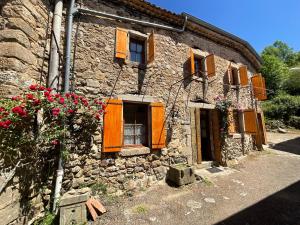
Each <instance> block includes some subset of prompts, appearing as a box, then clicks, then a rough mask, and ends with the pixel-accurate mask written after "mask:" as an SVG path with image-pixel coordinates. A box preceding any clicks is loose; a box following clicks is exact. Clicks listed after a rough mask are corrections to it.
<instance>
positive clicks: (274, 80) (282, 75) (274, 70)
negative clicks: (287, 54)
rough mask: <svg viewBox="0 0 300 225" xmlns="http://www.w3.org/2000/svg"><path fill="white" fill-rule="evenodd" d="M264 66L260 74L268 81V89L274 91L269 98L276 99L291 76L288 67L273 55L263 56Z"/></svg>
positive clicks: (264, 54)
mask: <svg viewBox="0 0 300 225" xmlns="http://www.w3.org/2000/svg"><path fill="white" fill-rule="evenodd" d="M262 60H263V65H262V67H261V70H260V72H261V73H262V74H263V75H264V77H265V79H266V88H267V89H269V90H272V92H269V95H268V96H269V97H271V98H272V97H274V96H275V95H277V94H278V93H279V92H280V90H281V89H282V84H283V82H284V80H286V77H288V76H289V68H288V66H287V65H286V64H285V63H284V62H282V61H281V60H280V59H279V58H278V57H276V56H274V55H272V54H266V53H263V54H262Z"/></svg>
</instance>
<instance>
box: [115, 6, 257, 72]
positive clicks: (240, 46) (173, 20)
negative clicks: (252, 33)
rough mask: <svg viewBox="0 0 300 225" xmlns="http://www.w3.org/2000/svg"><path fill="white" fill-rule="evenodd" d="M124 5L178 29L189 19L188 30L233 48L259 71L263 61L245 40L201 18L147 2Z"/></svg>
mask: <svg viewBox="0 0 300 225" xmlns="http://www.w3.org/2000/svg"><path fill="white" fill-rule="evenodd" d="M119 1H121V2H122V3H123V4H125V5H127V6H129V7H131V8H134V9H136V10H139V11H141V12H143V13H145V14H148V15H150V16H153V17H156V18H159V19H161V20H164V21H166V22H168V23H170V24H173V25H175V26H178V27H182V26H183V23H184V20H185V17H187V18H188V22H187V24H186V30H189V31H191V32H195V33H197V34H199V35H201V36H203V37H205V38H207V39H210V40H212V41H214V42H216V43H219V44H221V45H224V46H226V47H230V48H233V49H234V50H236V51H237V52H239V53H240V54H241V55H243V56H244V57H245V58H247V59H248V60H249V61H250V62H251V63H252V65H253V66H254V68H255V69H259V68H260V66H261V63H262V60H261V58H260V56H259V55H258V53H257V52H256V51H255V50H254V48H253V47H252V46H251V45H250V44H249V43H248V42H247V41H245V40H243V39H241V38H239V37H237V36H235V35H233V34H231V33H229V32H226V31H224V30H222V29H220V28H218V27H216V26H214V25H212V24H209V23H207V22H205V21H203V20H201V19H199V18H196V17H194V16H192V15H189V14H187V13H181V14H176V13H174V12H171V11H169V10H166V9H163V8H161V7H158V6H156V5H154V4H152V3H149V2H147V1H145V0H119Z"/></svg>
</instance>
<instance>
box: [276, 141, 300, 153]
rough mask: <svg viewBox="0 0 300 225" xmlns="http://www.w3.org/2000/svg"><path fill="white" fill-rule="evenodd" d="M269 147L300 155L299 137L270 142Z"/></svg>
mask: <svg viewBox="0 0 300 225" xmlns="http://www.w3.org/2000/svg"><path fill="white" fill-rule="evenodd" d="M270 147H271V148H272V149H275V150H279V151H284V152H289V153H293V154H297V155H300V137H297V138H294V139H290V140H287V141H283V142H279V143H276V144H270Z"/></svg>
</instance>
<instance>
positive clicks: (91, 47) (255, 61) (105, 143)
mask: <svg viewBox="0 0 300 225" xmlns="http://www.w3.org/2000/svg"><path fill="white" fill-rule="evenodd" d="M56 2H61V1H56ZM69 2H72V1H64V2H63V4H64V6H65V7H66V8H67V7H68V5H69ZM53 6H54V3H52V2H49V1H47V0H22V1H21V0H5V1H4V2H3V1H2V2H1V3H0V12H1V16H0V81H1V82H0V95H2V96H10V95H12V94H15V93H17V92H19V91H21V90H22V89H23V88H24V87H26V86H28V85H29V84H31V83H33V82H42V83H46V82H47V77H48V70H49V66H48V65H49V63H48V61H49V59H50V58H51V57H50V56H49V54H51V49H53V48H52V47H53V42H52V45H51V48H50V39H51V38H52V39H53V32H51V30H52V29H53V28H52V19H53ZM75 7H76V8H75V9H72V10H71V12H73V16H74V18H73V23H72V24H71V25H72V35H71V36H72V37H71V54H70V58H71V60H70V65H71V76H70V89H69V91H74V92H76V93H79V94H83V95H85V96H87V97H91V98H95V97H99V98H103V99H105V100H106V102H107V108H106V114H105V115H104V118H103V128H102V129H101V130H100V131H99V132H98V135H96V136H95V137H94V139H93V145H92V148H91V149H90V150H89V153H88V154H79V153H76V152H75V153H72V154H71V155H70V158H69V161H68V162H66V165H65V168H64V170H65V176H64V180H63V192H66V191H69V190H72V189H78V188H80V187H82V186H84V185H92V184H94V183H97V182H101V183H105V184H109V187H110V188H109V192H120V190H121V191H133V190H135V189H139V188H144V187H147V186H149V185H151V184H152V183H153V182H155V181H157V180H161V179H163V178H164V177H165V176H166V172H167V169H168V166H169V165H170V164H174V163H189V164H195V165H197V164H201V163H202V162H203V161H208V162H215V163H217V164H223V165H224V164H226V163H227V162H228V161H229V160H232V159H235V158H237V157H240V156H242V155H245V154H247V153H248V152H249V151H250V150H253V149H256V148H261V144H262V143H265V142H266V140H265V132H264V122H263V113H262V111H261V110H260V107H259V100H264V99H265V98H266V96H265V90H264V80H263V78H262V77H261V75H260V74H258V70H259V68H260V65H261V60H260V58H259V56H258V55H257V53H256V52H255V50H254V49H253V48H252V47H251V46H250V45H249V44H248V43H247V42H246V41H244V40H242V39H240V38H238V37H236V36H234V35H232V34H230V33H228V32H226V31H223V30H221V29H219V28H217V27H215V26H213V25H211V24H208V23H206V22H204V21H202V20H200V19H198V18H195V17H193V16H191V15H188V14H185V13H182V14H175V13H172V12H170V11H167V10H165V9H161V8H159V7H157V6H155V5H152V4H150V3H148V2H146V1H143V0H114V1H105V0H97V1H96V0H86V1H77V2H76V3H75ZM54 15H55V14H54ZM69 16H70V15H69V14H68V11H67V10H66V11H64V13H63V15H62V22H61V23H62V24H61V30H60V32H59V33H60V34H61V36H62V37H63V38H61V43H60V44H59V46H58V48H57V49H58V50H57V51H58V52H59V53H60V57H62V58H65V57H66V53H64V51H63V50H65V46H67V44H68V43H67V41H66V40H67V37H68V33H66V32H65V30H64V28H65V27H66V26H65V21H66V20H67V18H68V17H69ZM71 17H72V16H71ZM59 36H60V35H58V38H59ZM58 41H60V38H59V40H58ZM66 50H67V49H66ZM66 58H67V57H66ZM65 64H66V62H63V63H62V64H61V67H59V68H58V69H59V73H58V74H59V76H60V77H59V79H58V80H59V82H57V86H56V88H57V89H60V81H61V80H64V73H63V72H62V71H63V65H65ZM67 65H69V64H67ZM64 69H65V71H66V68H64ZM67 69H68V68H67ZM65 82H68V80H65ZM220 99H227V100H230V101H231V102H232V107H231V109H230V111H229V113H228V115H229V117H228V120H229V122H230V123H229V128H228V129H229V130H228V135H227V136H226V137H225V139H223V138H222V133H223V132H224V131H223V130H222V117H221V115H220V112H219V111H218V109H217V108H216V102H217V101H220ZM78 148H80V146H79V147H78ZM50 193H51V191H49V192H47V193H46V194H45V195H43V196H42V197H43V198H45V196H46V197H47V198H45V199H48V200H49V194H50ZM44 202H45V201H44ZM0 214H1V209H0ZM10 221H12V220H10ZM10 221H8V222H10Z"/></svg>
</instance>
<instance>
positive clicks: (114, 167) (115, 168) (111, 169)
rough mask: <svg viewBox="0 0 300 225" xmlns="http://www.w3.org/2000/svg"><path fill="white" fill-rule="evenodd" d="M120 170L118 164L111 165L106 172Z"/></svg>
mask: <svg viewBox="0 0 300 225" xmlns="http://www.w3.org/2000/svg"><path fill="white" fill-rule="evenodd" d="M118 170H119V168H118V167H116V166H111V167H108V168H106V172H116V171H118Z"/></svg>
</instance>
